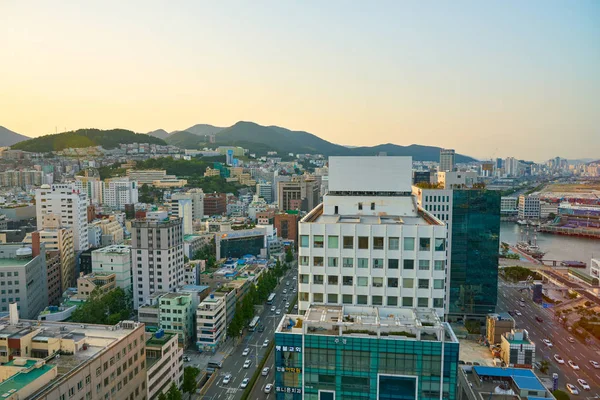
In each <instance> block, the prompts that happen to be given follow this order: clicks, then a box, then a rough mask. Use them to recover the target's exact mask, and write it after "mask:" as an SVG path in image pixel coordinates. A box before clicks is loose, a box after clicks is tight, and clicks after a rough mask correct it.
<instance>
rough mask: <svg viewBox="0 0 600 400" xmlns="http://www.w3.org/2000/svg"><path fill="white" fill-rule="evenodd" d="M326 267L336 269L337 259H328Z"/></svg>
mask: <svg viewBox="0 0 600 400" xmlns="http://www.w3.org/2000/svg"><path fill="white" fill-rule="evenodd" d="M327 266H328V267H337V266H338V258H337V257H328V258H327Z"/></svg>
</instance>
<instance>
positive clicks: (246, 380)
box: [240, 378, 250, 389]
mask: <svg viewBox="0 0 600 400" xmlns="http://www.w3.org/2000/svg"><path fill="white" fill-rule="evenodd" d="M248 382H250V378H244V380H243V381H242V383H240V387H241V388H242V389H243V388H245V387H246V386H248Z"/></svg>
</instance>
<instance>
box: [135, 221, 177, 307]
mask: <svg viewBox="0 0 600 400" xmlns="http://www.w3.org/2000/svg"><path fill="white" fill-rule="evenodd" d="M131 250H132V264H133V285H134V287H133V303H134V308H135V309H136V310H137V309H138V307H139V306H140V305H143V304H144V303H145V301H146V299H148V297H149V296H150V295H151V294H152V293H154V292H156V291H164V292H169V291H172V290H174V289H175V288H176V287H177V286H178V285H181V284H183V279H184V262H183V224H182V221H181V218H169V217H168V214H167V213H166V212H164V211H161V212H149V213H148V214H146V218H145V219H143V220H134V221H133V222H132V223H131Z"/></svg>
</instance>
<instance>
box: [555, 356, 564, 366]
mask: <svg viewBox="0 0 600 400" xmlns="http://www.w3.org/2000/svg"><path fill="white" fill-rule="evenodd" d="M554 359H555V360H556V362H557V363H559V364H564V363H565V360H563V358H562V357H561V356H559V355H558V354H555V355H554Z"/></svg>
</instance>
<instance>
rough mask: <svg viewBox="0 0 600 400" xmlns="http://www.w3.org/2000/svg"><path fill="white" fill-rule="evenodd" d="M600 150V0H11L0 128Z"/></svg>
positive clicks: (1, 23)
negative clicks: (200, 128)
mask: <svg viewBox="0 0 600 400" xmlns="http://www.w3.org/2000/svg"><path fill="white" fill-rule="evenodd" d="M239 120H250V121H254V122H257V123H259V124H265V125H271V124H273V125H280V126H284V127H287V128H290V129H296V130H306V131H309V132H312V133H314V134H316V135H319V136H320V137H322V138H324V139H327V140H330V141H332V142H336V143H340V144H349V145H375V144H379V143H387V142H392V143H396V144H401V145H409V144H412V143H418V144H424V145H435V146H442V147H452V148H455V149H456V150H457V151H458V152H460V153H465V154H469V155H472V156H476V157H492V156H493V157H506V156H509V155H512V156H516V157H520V158H526V159H534V160H538V161H539V160H543V159H546V158H549V157H552V156H556V155H559V156H563V157H569V158H576V157H596V158H598V157H599V156H600V1H597V0H590V1H584V0H577V1H563V0H561V1H551V0H544V1H525V2H524V1H496V2H491V1H458V2H453V1H438V2H429V1H420V2H417V1H414V2H409V1H389V2H385V1H377V2H366V1H361V2H359V1H329V0H328V1H288V0H283V1H281V0H278V1H267V0H265V1H239V2H237V1H210V2H209V1H206V2H203V1H177V2H168V1H148V0H144V1H122V0H120V1H106V0H103V1H61V0H58V1H45V0H44V1H42V0H40V1H10V0H0V125H3V126H5V127H7V128H9V129H11V130H13V131H16V132H18V133H22V134H25V135H28V136H39V135H43V134H48V133H54V130H55V127H58V129H59V131H62V130H64V128H66V129H68V130H70V129H77V128H85V127H95V128H114V127H119V128H126V129H131V130H134V131H137V132H147V131H150V130H154V129H158V128H164V129H166V130H168V131H172V130H177V129H184V128H187V127H189V126H191V125H194V124H196V123H208V124H213V125H218V126H229V125H231V124H233V123H235V122H236V121H239Z"/></svg>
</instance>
